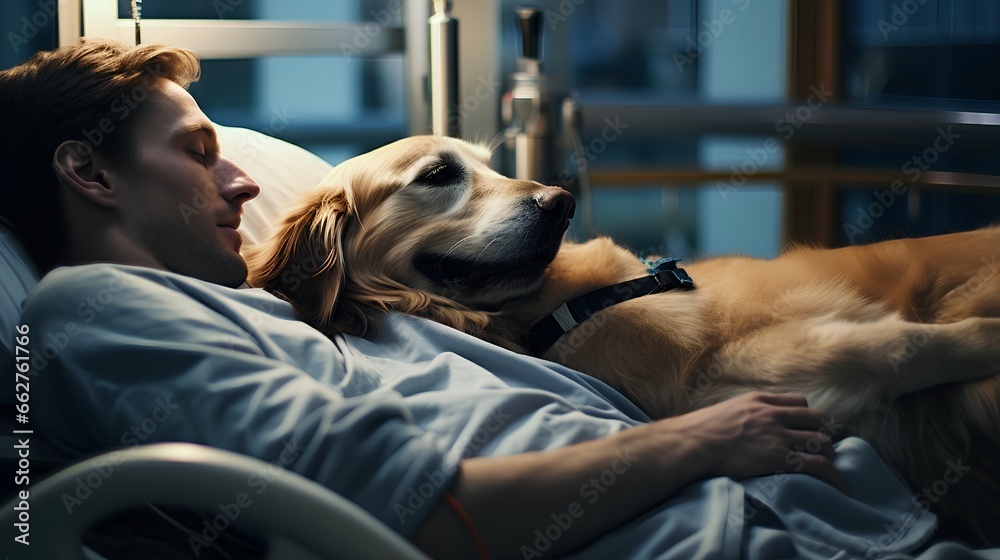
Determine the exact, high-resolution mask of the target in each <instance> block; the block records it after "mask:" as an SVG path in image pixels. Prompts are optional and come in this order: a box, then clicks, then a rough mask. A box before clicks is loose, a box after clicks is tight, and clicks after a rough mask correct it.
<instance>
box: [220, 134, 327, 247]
mask: <svg viewBox="0 0 1000 560" xmlns="http://www.w3.org/2000/svg"><path fill="white" fill-rule="evenodd" d="M215 129H216V131H217V132H218V134H219V145H220V146H221V149H222V153H223V154H225V155H226V157H228V158H229V159H231V160H233V161H234V162H236V164H237V165H239V166H240V167H242V168H243V170H244V171H246V172H247V173H249V174H250V176H251V177H253V178H254V180H256V181H257V184H258V185H260V195H259V196H258V197H257V198H255V199H254V200H252V201H250V202H248V203H246V204H245V205H243V221H242V222H241V223H240V235H242V236H243V248H244V249H247V248H249V247H251V246H253V245H256V244H258V243H261V242H263V241H264V240H265V239H267V236H268V234H270V232H271V227H272V226H273V225H274V224H276V223H277V221H278V220H279V219H280V218H281V215H282V212H283V210H284V208H285V207H286V206H288V205H289V203H291V202H292V201H294V200H297V199H298V198H299V195H301V194H302V193H304V192H306V191H308V190H310V189H312V188H313V187H315V186H317V185H319V183H320V181H321V180H323V178H324V177H326V175H327V174H328V173H329V172H330V170H331V169H333V166H332V165H330V164H329V163H327V162H326V161H324V160H323V159H321V158H320V157H319V156H317V155H315V154H313V153H312V152H309V151H307V150H304V149H302V148H300V147H298V146H296V145H295V144H289V143H288V142H285V141H283V140H278V139H277V138H272V137H270V136H266V135H264V134H261V133H259V132H256V131H253V130H247V129H245V128H232V127H228V126H220V125H216V126H215Z"/></svg>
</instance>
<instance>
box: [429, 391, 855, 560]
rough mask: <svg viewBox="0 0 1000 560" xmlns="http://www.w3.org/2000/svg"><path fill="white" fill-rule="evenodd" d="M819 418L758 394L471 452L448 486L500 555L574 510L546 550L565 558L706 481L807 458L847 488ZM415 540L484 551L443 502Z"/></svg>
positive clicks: (463, 554)
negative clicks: (817, 447)
mask: <svg viewBox="0 0 1000 560" xmlns="http://www.w3.org/2000/svg"><path fill="white" fill-rule="evenodd" d="M820 420H821V416H820V414H819V413H818V412H816V411H815V410H813V409H809V408H807V407H806V402H805V399H804V398H802V397H799V396H793V395H771V394H766V393H753V394H749V395H744V396H741V397H737V398H735V399H731V400H729V401H726V402H723V403H720V404H717V405H715V406H712V407H709V408H705V409H701V410H698V411H695V412H692V413H689V414H686V415H683V416H678V417H674V418H668V419H665V420H660V421H657V422H654V423H651V424H647V425H644V426H640V427H637V428H633V429H630V430H626V431H624V432H620V433H618V434H616V435H614V436H610V437H606V438H602V439H599V440H593V441H589V442H586V443H581V444H577V445H572V446H569V447H565V448H562V449H558V450H554V451H545V452H537V453H525V454H520V455H513V456H509V457H488V458H474V459H467V460H465V461H463V462H462V464H461V469H460V473H459V475H458V477H456V479H455V483H454V485H453V486H452V488H451V492H452V494H453V495H454V496H455V497H456V498H457V500H458V501H459V503H461V504H462V505H463V506H464V509H465V510H466V511H467V512H468V514H469V516H470V517H471V518H472V520H473V521H474V523H475V526H476V529H477V530H478V532H479V533H480V534H481V535H482V538H483V540H484V541H485V544H486V546H487V548H488V549H489V552H490V555H491V557H492V558H494V559H501V558H523V557H524V556H523V554H522V546H528V547H529V548H530V547H532V546H533V543H534V541H535V539H536V538H537V535H535V531H536V530H541V531H544V530H545V527H547V526H548V525H551V524H552V523H553V518H552V515H553V514H555V515H557V516H560V515H563V514H569V518H570V519H571V521H570V519H567V518H565V516H563V518H562V519H563V520H564V521H565V522H567V523H569V524H570V526H569V527H568V528H566V529H565V530H564V531H563V533H562V536H561V537H560V538H559V539H557V540H555V541H553V542H552V548H550V549H548V550H547V551H546V555H551V556H559V555H561V554H565V553H568V552H571V551H573V550H575V549H577V548H579V547H581V546H583V545H585V544H586V543H588V542H589V541H591V540H594V539H596V538H598V537H600V536H601V535H603V534H605V533H607V532H608V531H610V530H612V529H614V528H615V527H618V526H619V525H621V524H623V523H625V522H627V521H628V520H630V519H632V518H634V517H636V516H637V515H639V514H641V513H643V512H644V511H646V510H648V509H649V508H651V507H653V506H654V505H656V504H659V503H662V502H664V501H665V500H667V499H668V498H669V497H671V496H672V495H673V494H675V493H676V492H677V491H678V490H679V489H680V488H681V487H683V486H684V485H686V484H688V483H690V482H693V481H695V480H699V479H702V478H707V477H711V476H729V477H732V478H737V479H738V478H746V477H750V476H756V475H763V474H770V473H773V472H775V471H777V470H788V469H789V468H791V465H795V466H798V465H800V464H804V467H802V468H801V472H804V473H807V474H812V475H814V476H817V477H819V478H821V479H823V480H826V481H828V482H830V483H832V484H834V485H836V486H838V487H840V488H844V487H845V483H844V479H843V477H842V475H841V474H840V473H839V472H838V471H837V470H836V469H834V467H833V465H832V463H831V460H832V458H833V447H832V443H831V441H830V438H829V437H827V436H826V435H825V434H823V433H821V432H819V429H820V427H821V424H820ZM810 440H817V441H819V442H821V444H822V446H821V447H822V449H821V452H820V454H815V455H813V454H808V453H799V452H797V451H795V449H796V448H800V449H801V448H803V447H804V446H805V445H806V443H807V442H809V441H810ZM811 447H814V446H811ZM790 452H791V453H795V455H794V459H793V460H792V461H790V460H789V457H790V456H789V453H790ZM608 469H610V470H612V472H614V473H615V475H616V476H615V478H614V483H613V484H611V485H607V486H605V485H604V484H602V483H601V481H600V474H601V473H602V472H603V471H605V470H608ZM595 498H597V499H595ZM591 500H592V501H591ZM574 504H575V505H574ZM413 541H414V542H415V543H416V544H417V545H418V546H419V547H420V548H422V549H423V550H424V551H425V552H427V553H428V554H430V555H431V556H433V557H435V558H475V557H476V556H477V555H478V553H477V551H476V548H475V547H474V544H473V540H472V538H471V536H470V533H469V531H468V530H467V528H466V527H465V526H464V525H463V524H462V522H460V521H459V518H458V517H457V515H456V513H455V512H454V511H452V510H451V508H450V507H449V506H448V505H447V504H445V503H441V504H439V505H438V506H437V508H436V509H435V510H434V511H433V513H432V514H431V515H430V516H429V518H428V519H427V521H426V523H424V525H423V526H422V527H421V528H420V529H419V530H418V531H417V533H416V534H415V535H414V538H413Z"/></svg>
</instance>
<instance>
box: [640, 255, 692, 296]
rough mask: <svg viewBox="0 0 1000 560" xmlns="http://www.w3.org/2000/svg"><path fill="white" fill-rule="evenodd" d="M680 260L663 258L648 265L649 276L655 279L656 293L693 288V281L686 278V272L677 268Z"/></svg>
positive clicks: (688, 277)
mask: <svg viewBox="0 0 1000 560" xmlns="http://www.w3.org/2000/svg"><path fill="white" fill-rule="evenodd" d="M680 260H681V259H679V258H677V257H665V258H662V259H660V260H658V261H656V262H654V263H653V264H652V265H650V267H649V274H650V275H651V276H652V277H653V278H655V279H656V283H657V285H658V287H657V291H666V290H673V289H675V288H684V289H691V288H694V280H692V279H691V277H690V276H688V273H687V271H685V270H684V269H683V268H677V263H678V262H680Z"/></svg>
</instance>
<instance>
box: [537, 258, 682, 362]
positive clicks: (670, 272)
mask: <svg viewBox="0 0 1000 560" xmlns="http://www.w3.org/2000/svg"><path fill="white" fill-rule="evenodd" d="M680 260H681V259H678V258H676V257H667V258H664V259H660V260H658V261H656V262H654V263H653V264H652V265H650V267H649V276H643V277H642V278H636V279H634V280H628V281H626V282H619V283H618V284H614V285H612V286H607V287H604V288H600V289H597V290H594V291H592V292H589V293H586V294H583V295H582V296H579V297H576V298H573V299H571V300H569V301H567V302H566V303H564V304H562V305H560V306H559V307H557V308H556V310H555V311H553V312H552V314H551V315H548V316H546V317H545V318H544V319H542V320H541V321H539V322H537V323H535V324H534V325H533V326H532V327H531V329H530V331H531V334H530V339H529V340H528V343H527V344H526V347H527V350H528V351H529V352H530V353H531V354H532V355H534V356H541V355H542V354H544V353H545V352H546V351H547V350H548V349H549V348H550V347H552V345H553V344H555V343H556V341H557V340H559V339H560V338H561V337H562V336H563V335H564V334H566V333H568V332H569V331H570V330H572V329H573V327H575V326H577V325H579V324H580V323H582V322H584V321H586V320H587V319H589V318H590V316H591V315H593V314H594V313H597V312H598V311H600V310H602V309H607V308H608V307H611V306H612V305H615V304H618V303H622V302H624V301H628V300H630V299H635V298H637V297H642V296H646V295H650V294H658V293H661V292H666V291H670V290H673V289H676V288H683V289H686V290H690V289H693V288H694V281H693V280H691V277H690V276H688V274H687V272H685V271H684V269H683V268H677V262H678V261H680Z"/></svg>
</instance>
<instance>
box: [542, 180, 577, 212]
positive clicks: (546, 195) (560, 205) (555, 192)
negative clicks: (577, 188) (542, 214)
mask: <svg viewBox="0 0 1000 560" xmlns="http://www.w3.org/2000/svg"><path fill="white" fill-rule="evenodd" d="M534 198H535V203H536V204H538V207H539V208H541V209H542V210H544V211H546V212H552V213H553V216H555V217H556V218H557V219H559V220H569V219H571V218H572V217H573V212H574V211H575V210H576V200H574V199H573V195H571V194H569V192H568V191H567V190H565V189H563V188H561V187H546V188H545V189H544V190H543V191H541V192H540V193H538V194H536V195H535V197H534Z"/></svg>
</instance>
